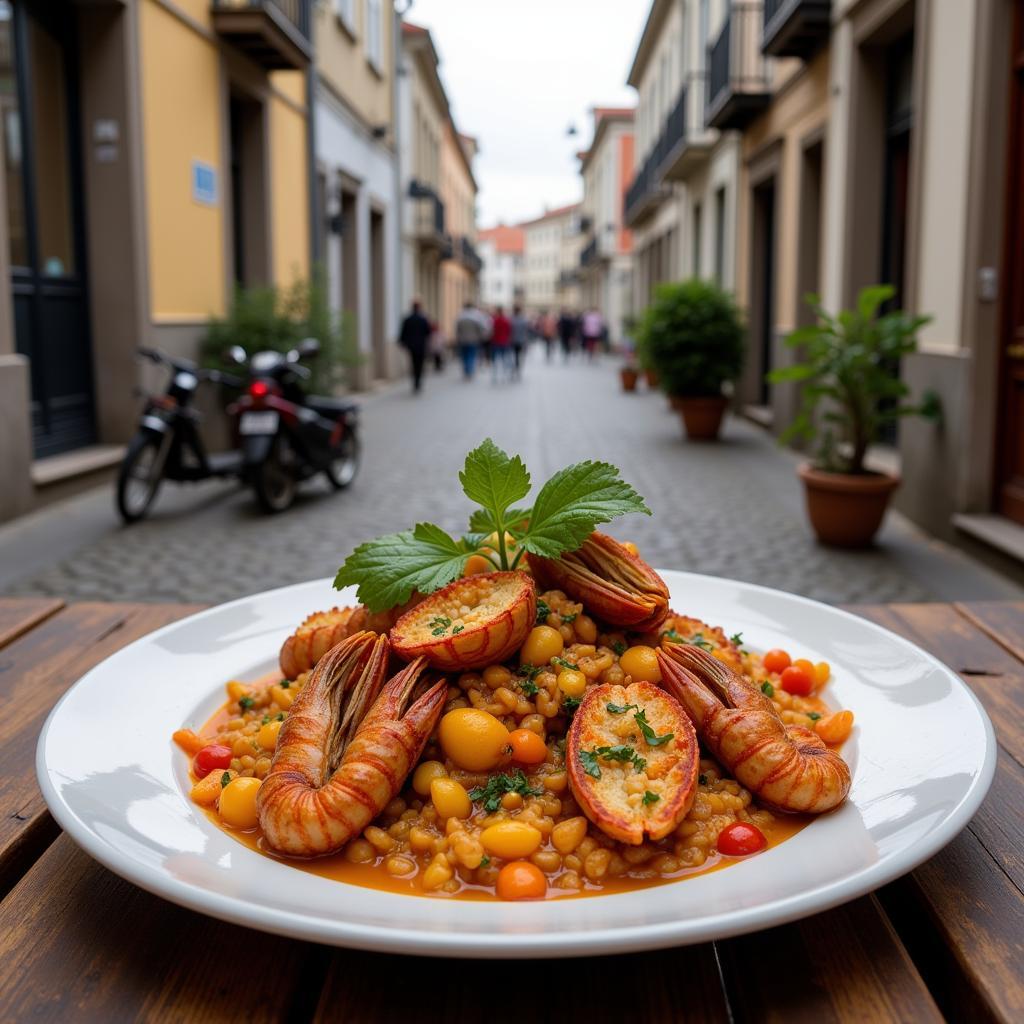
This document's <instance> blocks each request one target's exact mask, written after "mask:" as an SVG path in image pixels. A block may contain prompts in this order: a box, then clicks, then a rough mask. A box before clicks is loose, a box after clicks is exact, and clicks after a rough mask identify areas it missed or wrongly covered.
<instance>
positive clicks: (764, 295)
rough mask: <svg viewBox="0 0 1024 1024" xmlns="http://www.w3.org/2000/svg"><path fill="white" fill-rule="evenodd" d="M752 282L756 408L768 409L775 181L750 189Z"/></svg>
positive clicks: (771, 332) (771, 339) (770, 180)
mask: <svg viewBox="0 0 1024 1024" xmlns="http://www.w3.org/2000/svg"><path fill="white" fill-rule="evenodd" d="M753 229H754V238H753V254H754V266H753V268H752V271H753V280H752V281H751V284H752V288H751V300H752V301H751V309H752V310H753V314H752V315H753V323H752V325H751V326H752V327H753V334H754V339H755V340H754V344H755V347H756V348H755V350H756V351H757V352H758V354H759V356H760V363H761V365H760V371H759V372H760V377H759V379H758V387H757V402H758V404H759V405H764V406H767V405H771V402H772V392H771V385H770V384H769V383H768V380H767V377H766V376H765V375H766V374H767V373H769V372H770V371H771V369H772V364H773V363H774V361H775V360H774V358H773V356H774V352H773V347H774V343H775V179H774V178H769V179H768V180H767V181H765V182H763V183H762V184H760V185H758V186H757V187H756V188H755V189H754V224H753Z"/></svg>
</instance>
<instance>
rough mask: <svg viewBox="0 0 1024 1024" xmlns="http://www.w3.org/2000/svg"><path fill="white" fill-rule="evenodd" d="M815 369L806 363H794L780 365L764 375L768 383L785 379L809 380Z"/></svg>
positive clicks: (815, 371)
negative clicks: (791, 364)
mask: <svg viewBox="0 0 1024 1024" xmlns="http://www.w3.org/2000/svg"><path fill="white" fill-rule="evenodd" d="M817 372H818V371H817V369H815V367H813V366H811V365H809V364H808V363H795V364H794V365H793V366H780V367H778V368H777V369H774V370H770V371H769V372H768V373H766V374H765V375H764V377H765V380H767V381H768V382H769V383H770V384H778V383H781V382H783V381H787V380H810V378H811V377H813V376H815V375H816V374H817Z"/></svg>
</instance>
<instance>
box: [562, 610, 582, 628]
mask: <svg viewBox="0 0 1024 1024" xmlns="http://www.w3.org/2000/svg"><path fill="white" fill-rule="evenodd" d="M578 615H579V612H569V614H568V615H563V614H562V613H561V612H559V613H558V617H559V618H560V619H561V620H562V625H564V626H568V625H569V623H571V622H575V621H576V617H577V616H578Z"/></svg>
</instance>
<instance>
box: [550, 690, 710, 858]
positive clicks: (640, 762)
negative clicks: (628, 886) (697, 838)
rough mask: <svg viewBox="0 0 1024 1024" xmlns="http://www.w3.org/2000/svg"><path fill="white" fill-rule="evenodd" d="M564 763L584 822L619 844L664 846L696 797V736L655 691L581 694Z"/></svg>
mask: <svg viewBox="0 0 1024 1024" xmlns="http://www.w3.org/2000/svg"><path fill="white" fill-rule="evenodd" d="M666 737H668V738H666ZM565 757H566V763H567V765H568V769H569V784H570V786H571V787H572V792H573V796H574V797H575V798H576V802H577V803H578V804H579V805H580V807H582V808H583V812H584V814H586V816H587V817H588V818H589V819H590V820H591V821H592V822H593V823H594V824H595V825H597V827H598V828H599V829H601V831H602V832H604V833H605V834H606V835H609V836H611V837H612V838H613V839H618V840H619V841H620V842H623V843H631V844H632V845H634V846H638V845H639V844H640V843H642V842H643V841H644V838H645V837H647V836H649V837H650V838H651V839H663V838H664V837H665V836H667V835H668V834H669V833H670V832H671V831H672V830H673V829H674V828H675V827H676V826H677V825H678V824H679V823H680V822H681V821H682V820H683V818H685V817H686V812H687V811H689V809H690V807H691V806H692V805H693V798H694V796H695V795H696V793H697V772H698V768H699V766H700V757H699V753H698V750H697V734H696V732H695V731H694V728H693V724H692V723H691V722H690V719H689V718H688V717H687V715H686V712H685V711H684V710H683V708H682V707H681V705H680V704H679V702H678V701H677V700H676V699H675V698H674V697H672V696H671V695H670V694H668V693H666V692H665V691H664V690H662V689H660V688H659V687H657V686H655V685H654V683H648V682H642V681H641V682H636V683H630V684H629V685H628V686H618V685H605V686H595V687H593V688H592V689H590V690H588V691H587V695H586V697H584V698H583V703H582V704H580V706H579V709H578V710H577V712H576V715H575V717H574V719H573V723H572V727H571V728H570V729H569V740H568V743H567V744H566V754H565Z"/></svg>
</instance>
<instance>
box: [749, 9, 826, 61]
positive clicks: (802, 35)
mask: <svg viewBox="0 0 1024 1024" xmlns="http://www.w3.org/2000/svg"><path fill="white" fill-rule="evenodd" d="M763 2H764V28H763V30H762V33H761V51H762V52H763V53H767V54H770V55H771V56H773V57H800V58H801V59H803V60H806V59H807V58H809V57H811V56H812V55H813V54H814V52H815V50H817V49H818V48H819V47H820V46H821V45H822V44H823V43H824V42H825V41H826V40H827V39H828V36H829V32H830V31H831V29H832V3H831V0H763Z"/></svg>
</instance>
